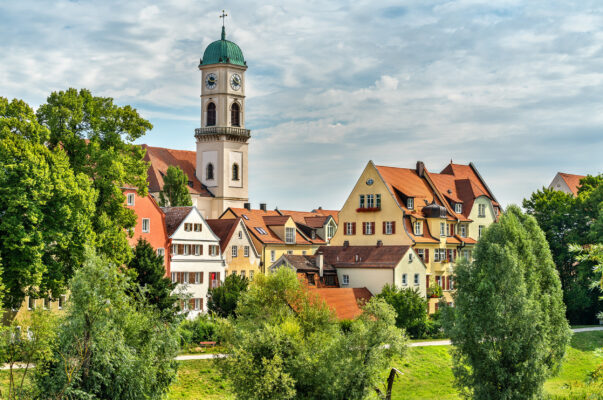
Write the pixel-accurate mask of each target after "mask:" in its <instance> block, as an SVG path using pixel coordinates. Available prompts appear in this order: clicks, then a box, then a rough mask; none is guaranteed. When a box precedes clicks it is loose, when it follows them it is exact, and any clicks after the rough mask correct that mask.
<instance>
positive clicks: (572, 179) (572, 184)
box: [559, 172, 586, 196]
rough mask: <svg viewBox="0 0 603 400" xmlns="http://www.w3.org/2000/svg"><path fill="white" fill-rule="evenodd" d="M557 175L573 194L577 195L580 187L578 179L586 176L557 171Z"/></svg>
mask: <svg viewBox="0 0 603 400" xmlns="http://www.w3.org/2000/svg"><path fill="white" fill-rule="evenodd" d="M559 175H560V176H561V178H562V179H563V180H564V181H565V183H566V184H567V186H568V187H569V188H570V190H571V191H572V193H573V194H574V196H578V188H580V179H582V178H586V176H585V175H573V174H566V173H565V172H559Z"/></svg>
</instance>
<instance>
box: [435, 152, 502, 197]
mask: <svg viewBox="0 0 603 400" xmlns="http://www.w3.org/2000/svg"><path fill="white" fill-rule="evenodd" d="M440 174H445V175H452V176H454V178H455V180H462V179H468V180H469V181H470V182H471V185H472V186H473V187H474V191H475V194H476V195H477V196H476V197H479V196H480V195H483V196H486V197H489V198H490V200H492V203H494V205H495V206H497V205H499V204H498V200H496V197H495V196H494V194H493V193H492V191H490V188H489V187H488V185H487V184H486V182H485V181H484V180H483V179H482V177H481V175H480V174H479V172H478V171H477V168H475V165H473V163H469V165H464V164H454V163H453V162H450V164H448V165H447V166H446V167H444V169H443V170H442V171H441V172H440Z"/></svg>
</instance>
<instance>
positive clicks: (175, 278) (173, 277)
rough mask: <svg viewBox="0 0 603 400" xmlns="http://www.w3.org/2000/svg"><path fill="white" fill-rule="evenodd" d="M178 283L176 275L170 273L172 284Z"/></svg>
mask: <svg viewBox="0 0 603 400" xmlns="http://www.w3.org/2000/svg"><path fill="white" fill-rule="evenodd" d="M177 281H178V274H176V273H175V272H172V283H176V282H177Z"/></svg>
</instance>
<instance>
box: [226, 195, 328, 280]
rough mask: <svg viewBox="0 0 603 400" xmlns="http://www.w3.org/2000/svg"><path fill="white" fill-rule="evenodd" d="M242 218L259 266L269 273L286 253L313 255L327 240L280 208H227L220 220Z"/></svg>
mask: <svg viewBox="0 0 603 400" xmlns="http://www.w3.org/2000/svg"><path fill="white" fill-rule="evenodd" d="M233 218H240V219H241V221H242V222H243V223H244V224H245V227H246V228H247V231H248V232H249V234H250V236H251V241H252V242H253V244H254V246H255V247H256V248H257V249H258V252H259V254H260V260H261V262H260V269H261V271H262V272H264V273H265V272H266V267H269V266H270V265H272V263H274V262H275V261H276V260H278V259H279V258H280V257H281V256H282V255H283V254H294V255H312V254H314V252H315V251H316V249H318V247H320V246H322V245H326V244H327V242H326V241H325V240H324V239H323V238H321V237H320V236H319V235H317V234H315V233H314V234H312V233H310V234H308V232H304V231H303V230H302V229H300V228H299V227H298V226H297V224H296V223H295V221H294V220H293V218H292V217H291V216H289V215H282V214H280V213H279V212H278V211H272V210H266V209H265V207H262V209H259V210H252V209H250V208H228V209H227V210H226V211H224V213H223V214H222V215H221V216H220V219H233Z"/></svg>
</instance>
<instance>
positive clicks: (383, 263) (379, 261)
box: [317, 246, 410, 269]
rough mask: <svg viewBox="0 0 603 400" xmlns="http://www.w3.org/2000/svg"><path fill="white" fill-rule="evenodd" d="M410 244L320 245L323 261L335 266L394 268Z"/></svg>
mask: <svg viewBox="0 0 603 400" xmlns="http://www.w3.org/2000/svg"><path fill="white" fill-rule="evenodd" d="M409 248H410V246H379V247H377V246H347V247H344V246H320V247H319V249H318V251H317V253H318V252H319V251H320V252H322V253H323V256H324V263H325V265H326V264H329V265H332V266H334V267H335V268H386V269H393V268H395V267H396V266H397V265H398V263H399V262H400V260H401V259H402V257H404V255H405V254H406V252H407V251H408V249H409Z"/></svg>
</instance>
